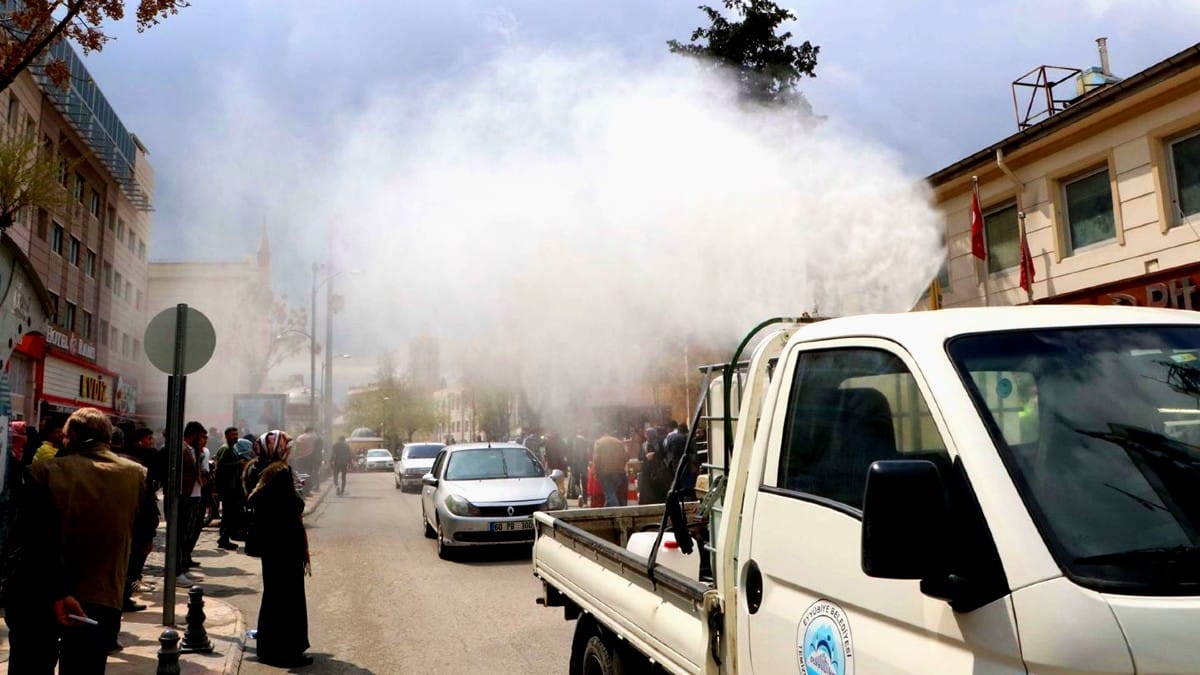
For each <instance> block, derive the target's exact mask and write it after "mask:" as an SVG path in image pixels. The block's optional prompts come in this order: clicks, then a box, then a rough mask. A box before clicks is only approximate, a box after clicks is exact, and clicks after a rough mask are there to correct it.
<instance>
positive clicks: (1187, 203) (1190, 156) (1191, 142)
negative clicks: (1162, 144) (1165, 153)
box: [1169, 133, 1200, 221]
mask: <svg viewBox="0 0 1200 675" xmlns="http://www.w3.org/2000/svg"><path fill="white" fill-rule="evenodd" d="M1169 154H1170V156H1171V183H1172V185H1171V187H1172V188H1173V192H1174V194H1172V195H1171V201H1172V204H1173V205H1174V206H1175V213H1176V215H1177V216H1178V217H1179V220H1180V221H1182V220H1184V219H1187V218H1190V217H1192V216H1194V215H1196V214H1197V213H1200V133H1193V134H1192V135H1191V136H1188V137H1186V138H1181V139H1178V140H1176V141H1173V142H1172V143H1171V144H1170V152H1169ZM1172 220H1174V219H1172Z"/></svg>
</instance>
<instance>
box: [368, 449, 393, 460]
mask: <svg viewBox="0 0 1200 675" xmlns="http://www.w3.org/2000/svg"><path fill="white" fill-rule="evenodd" d="M367 457H369V458H372V459H380V458H383V459H391V458H392V453H390V452H388V451H387V450H368V451H367Z"/></svg>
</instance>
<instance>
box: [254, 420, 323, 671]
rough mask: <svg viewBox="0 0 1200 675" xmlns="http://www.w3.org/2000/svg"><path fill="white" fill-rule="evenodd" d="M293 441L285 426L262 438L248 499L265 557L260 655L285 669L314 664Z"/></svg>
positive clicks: (307, 569) (301, 507)
mask: <svg viewBox="0 0 1200 675" xmlns="http://www.w3.org/2000/svg"><path fill="white" fill-rule="evenodd" d="M290 440H291V439H289V438H288V436H287V434H285V433H283V432H282V431H269V432H267V433H265V434H263V435H262V437H261V438H259V456H258V461H257V462H255V463H254V464H253V465H251V467H250V469H249V470H248V471H247V472H246V491H247V493H248V495H249V496H248V498H247V503H248V504H249V506H250V509H251V510H252V512H253V514H254V515H253V518H254V530H255V537H256V545H257V548H258V551H259V552H260V553H261V557H262V580H263V592H262V604H261V605H260V606H259V610H258V630H257V634H256V636H255V639H256V641H257V643H258V650H257V653H258V660H259V661H260V662H262V663H265V664H267V665H271V666H276V667H281V668H296V667H301V666H307V665H310V664H311V663H312V657H310V656H306V655H305V654H304V652H305V651H306V650H307V649H308V647H309V644H308V605H307V602H306V601H305V597H304V575H305V574H309V573H311V569H310V566H309V557H308V536H307V535H306V534H305V532H304V521H303V514H304V499H303V498H301V497H300V495H298V494H296V486H295V477H294V476H293V474H292V469H291V467H289V466H288V453H289V451H290V448H289V443H290Z"/></svg>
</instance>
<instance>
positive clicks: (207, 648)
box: [183, 586, 213, 654]
mask: <svg viewBox="0 0 1200 675" xmlns="http://www.w3.org/2000/svg"><path fill="white" fill-rule="evenodd" d="M205 618H207V617H205V616H204V589H203V588H200V587H199V586H193V587H192V588H191V590H189V591H188V607H187V632H186V633H184V634H183V652H184V653H185V654H211V653H212V652H213V643H212V640H209V639H208V631H206V630H205V629H204V619H205Z"/></svg>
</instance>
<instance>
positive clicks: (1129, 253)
mask: <svg viewBox="0 0 1200 675" xmlns="http://www.w3.org/2000/svg"><path fill="white" fill-rule="evenodd" d="M1100 60H1101V65H1100V66H1099V67H1092V68H1087V69H1082V70H1079V71H1077V72H1076V73H1074V75H1073V76H1072V74H1071V73H1070V72H1068V73H1067V74H1066V76H1065V77H1064V78H1062V79H1061V80H1060V79H1059V78H1058V77H1056V76H1054V75H1053V74H1049V71H1046V70H1043V71H1041V72H1040V74H1039V75H1038V77H1039V78H1040V79H1041V80H1042V81H1044V82H1047V83H1053V82H1055V81H1059V82H1060V84H1059V85H1058V86H1057V87H1050V88H1042V89H1038V90H1036V91H1035V92H1034V95H1035V96H1036V97H1038V98H1036V99H1034V100H1035V101H1045V102H1046V103H1045V105H1044V107H1045V110H1042V111H1041V114H1040V115H1038V114H1037V113H1036V109H1034V110H1035V114H1034V115H1033V117H1034V119H1031V118H1029V117H1024V118H1022V117H1019V118H1018V126H1019V130H1018V131H1017V133H1015V134H1013V135H1011V136H1009V137H1007V138H1005V139H1003V140H1001V141H999V142H997V143H995V144H993V145H991V146H989V147H986V148H983V149H981V150H979V151H977V152H975V153H972V154H971V155H970V156H968V157H965V158H964V159H962V160H960V161H958V162H955V163H954V164H952V165H950V166H948V167H946V168H944V169H942V170H940V171H938V172H936V173H934V174H933V175H931V176H929V177H928V181H929V183H930V184H931V185H932V186H933V189H934V194H935V199H936V201H937V204H938V206H939V207H940V209H941V210H942V212H943V213H944V214H945V218H946V224H947V244H948V253H947V257H948V259H947V266H946V272H945V273H944V274H943V276H942V279H941V283H942V287H943V288H942V305H943V306H946V307H954V306H976V305H1011V304H1023V303H1029V302H1035V303H1095V304H1125V305H1150V306H1162V307H1176V308H1181V309H1200V296H1197V289H1200V231H1198V230H1197V225H1198V224H1200V44H1198V45H1195V46H1193V47H1189V48H1188V49H1185V50H1183V51H1181V52H1179V53H1177V54H1174V55H1172V56H1170V57H1168V58H1167V59H1165V60H1163V61H1161V62H1160V63H1157V64H1154V65H1153V66H1150V67H1149V68H1147V69H1145V70H1143V71H1141V72H1138V73H1136V74H1133V75H1130V76H1128V77H1125V78H1124V79H1120V78H1117V77H1115V76H1113V75H1112V74H1111V72H1110V71H1109V68H1108V65H1107V53H1106V51H1105V49H1104V45H1103V44H1102V45H1101V59H1100ZM1035 72H1038V71H1035ZM1035 84H1036V83H1035ZM1064 89H1065V92H1064ZM1014 91H1015V92H1017V95H1016V96H1014V99H1015V101H1016V102H1018V106H1017V111H1018V114H1019V115H1024V114H1025V113H1026V112H1027V111H1028V110H1030V109H1029V108H1025V107H1023V105H1021V101H1022V100H1021V98H1020V94H1021V93H1022V92H1023V90H1022V89H1021V88H1020V83H1019V82H1018V83H1015V85H1014ZM973 179H977V181H978V191H979V199H980V206H981V209H982V215H983V222H984V235H985V242H986V249H987V257H986V260H985V261H981V260H979V259H977V258H976V257H975V256H973V255H972V252H971V234H970V223H971V214H970V209H971V200H972V186H973V184H974V183H973ZM1022 215H1023V216H1024V229H1025V232H1026V234H1027V238H1028V244H1029V249H1030V253H1031V255H1032V258H1033V263H1034V270H1035V281H1034V283H1033V284H1032V289H1031V291H1032V292H1031V293H1026V292H1025V290H1023V289H1022V288H1020V286H1019V280H1020V274H1019V267H1018V263H1019V260H1020V254H1019V248H1018V246H1019V229H1020V223H1021V216H1022Z"/></svg>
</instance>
